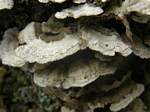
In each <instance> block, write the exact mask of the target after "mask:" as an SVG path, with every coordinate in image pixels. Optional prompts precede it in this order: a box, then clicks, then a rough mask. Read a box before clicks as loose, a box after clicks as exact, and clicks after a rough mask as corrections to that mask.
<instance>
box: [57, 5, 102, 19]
mask: <svg viewBox="0 0 150 112" xmlns="http://www.w3.org/2000/svg"><path fill="white" fill-rule="evenodd" d="M101 13H103V9H101V8H100V7H96V6H93V5H92V4H87V3H85V4H83V5H78V6H72V7H70V8H68V9H63V10H62V11H61V12H57V13H56V14H55V17H56V18H58V19H65V18H66V17H73V18H75V19H77V18H80V17H82V16H92V15H93V16H94V15H99V14H101Z"/></svg>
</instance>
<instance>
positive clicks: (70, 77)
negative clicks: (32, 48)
mask: <svg viewBox="0 0 150 112" xmlns="http://www.w3.org/2000/svg"><path fill="white" fill-rule="evenodd" d="M109 63H111V65H110V64H109ZM117 64H118V63H117V62H116V60H113V61H111V62H102V61H99V60H97V59H88V58H86V59H82V60H79V61H76V62H73V63H72V64H71V65H70V66H69V67H68V68H65V66H66V65H61V66H60V67H59V66H58V67H57V68H56V67H54V66H56V65H55V64H54V65H53V64H51V65H50V66H49V67H47V68H46V69H44V70H42V71H37V72H36V73H35V74H34V82H35V83H36V84H38V85H39V86H41V87H46V86H52V87H60V86H62V87H63V88H65V89H68V88H70V87H83V86H85V85H87V84H89V83H91V82H93V81H94V80H96V79H97V78H98V77H99V76H103V75H107V74H113V73H114V72H115V70H116V66H117Z"/></svg>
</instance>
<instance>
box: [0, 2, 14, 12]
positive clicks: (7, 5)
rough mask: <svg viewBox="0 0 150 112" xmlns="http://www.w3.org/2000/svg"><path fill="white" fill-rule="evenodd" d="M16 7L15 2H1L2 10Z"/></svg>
mask: <svg viewBox="0 0 150 112" xmlns="http://www.w3.org/2000/svg"><path fill="white" fill-rule="evenodd" d="M13 6H14V1H13V0H0V10H2V9H11V8H12V7H13Z"/></svg>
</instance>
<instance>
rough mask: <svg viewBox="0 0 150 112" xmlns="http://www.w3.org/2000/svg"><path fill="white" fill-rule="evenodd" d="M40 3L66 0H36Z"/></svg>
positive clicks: (63, 0)
mask: <svg viewBox="0 0 150 112" xmlns="http://www.w3.org/2000/svg"><path fill="white" fill-rule="evenodd" d="M38 1H39V2H41V3H48V2H50V1H51V2H54V3H62V2H65V1H66V0H38Z"/></svg>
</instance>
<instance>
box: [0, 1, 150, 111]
mask: <svg viewBox="0 0 150 112" xmlns="http://www.w3.org/2000/svg"><path fill="white" fill-rule="evenodd" d="M1 1H3V0H0V3H1ZM38 1H39V2H41V3H48V2H53V3H50V4H48V5H45V6H46V7H49V6H51V5H54V8H55V4H57V3H59V4H57V5H58V6H62V7H63V9H62V7H59V10H57V9H56V10H54V11H52V12H51V16H50V17H49V19H48V20H47V21H46V22H44V21H45V20H43V21H41V23H40V22H35V21H32V22H30V23H29V24H28V25H27V26H25V27H24V28H21V29H22V30H21V31H19V30H17V28H11V29H8V30H6V31H5V33H4V36H3V40H2V41H1V44H0V56H1V57H0V58H1V60H2V63H3V64H5V65H10V66H14V67H23V66H25V67H26V70H28V71H29V72H32V73H33V74H34V79H33V80H34V82H35V83H36V84H37V85H39V86H40V87H42V88H44V90H45V92H47V93H48V94H55V95H56V96H57V97H59V98H60V99H61V100H63V101H64V102H63V104H62V107H61V110H60V111H61V112H93V111H94V109H95V108H105V106H106V105H107V107H108V106H110V107H109V109H110V111H120V110H122V109H123V108H126V107H127V106H128V105H129V104H130V103H131V102H132V101H133V100H134V99H135V98H136V97H138V96H139V95H141V94H142V92H143V91H144V86H143V85H142V84H141V83H136V81H135V80H134V79H133V78H132V75H133V74H132V71H133V72H134V70H132V68H134V67H133V63H134V59H135V58H136V57H137V56H139V57H138V58H140V59H143V58H144V59H150V47H149V46H150V41H149V40H150V38H149V35H150V33H149V29H146V31H145V30H144V29H141V30H142V33H140V35H139V32H138V31H135V30H134V27H135V26H134V24H138V25H141V26H142V25H143V24H144V25H143V26H145V25H147V24H148V22H149V18H150V8H149V6H150V2H149V0H137V1H136V0H72V1H69V0H38ZM62 2H63V4H61V3H62ZM64 4H65V5H64ZM63 5H64V6H63ZM66 5H67V6H66ZM137 7H138V8H137ZM0 8H1V6H0ZM8 9H9V8H8ZM46 14H47V13H46ZM111 19H112V21H114V19H116V20H120V21H121V22H118V21H115V22H116V23H115V22H114V24H113V23H112V21H111ZM37 21H38V20H37ZM110 22H111V23H110ZM124 32H126V34H125V33H124ZM143 38H144V39H143ZM91 96H92V97H91Z"/></svg>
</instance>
